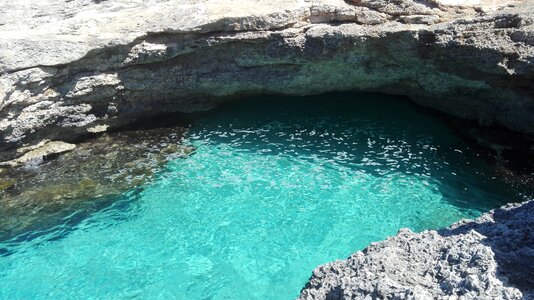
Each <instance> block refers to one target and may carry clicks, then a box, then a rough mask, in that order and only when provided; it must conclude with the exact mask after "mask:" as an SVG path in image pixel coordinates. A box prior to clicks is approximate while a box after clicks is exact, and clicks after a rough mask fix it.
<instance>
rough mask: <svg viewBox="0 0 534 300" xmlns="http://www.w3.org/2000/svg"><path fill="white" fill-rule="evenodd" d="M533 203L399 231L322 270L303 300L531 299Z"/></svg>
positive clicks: (533, 291) (317, 271)
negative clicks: (436, 228) (434, 226)
mask: <svg viewBox="0 0 534 300" xmlns="http://www.w3.org/2000/svg"><path fill="white" fill-rule="evenodd" d="M533 298H534V201H530V202H524V203H522V204H509V205H508V206H505V207H503V208H500V209H496V210H493V211H491V212H490V213H487V214H484V215H483V216H482V217H480V218H478V219H476V220H474V221H468V220H464V221H460V222H458V223H456V224H454V225H452V226H451V227H449V228H447V229H443V230H439V231H432V230H431V231H424V232H422V233H413V232H411V231H410V230H409V229H401V230H400V231H399V233H398V234H397V235H396V236H394V237H391V238H388V239H387V240H386V241H383V242H379V243H374V244H371V245H370V246H369V247H368V248H367V249H365V250H363V251H359V252H356V253H354V254H352V255H351V256H350V257H349V258H348V259H346V260H342V261H335V262H331V263H328V264H325V265H322V266H320V267H318V268H316V269H315V270H314V271H313V275H312V277H311V278H310V280H309V282H308V283H307V284H306V286H305V288H304V289H303V290H302V292H301V295H300V299H533Z"/></svg>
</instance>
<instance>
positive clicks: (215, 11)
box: [0, 0, 534, 161]
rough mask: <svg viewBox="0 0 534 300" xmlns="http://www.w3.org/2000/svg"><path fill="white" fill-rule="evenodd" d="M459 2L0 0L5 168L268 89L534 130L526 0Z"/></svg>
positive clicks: (0, 154) (533, 15) (0, 125)
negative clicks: (361, 97) (344, 96)
mask: <svg viewBox="0 0 534 300" xmlns="http://www.w3.org/2000/svg"><path fill="white" fill-rule="evenodd" d="M460 2H461V1H456V0H426V1H415V0H405V1H400V0H352V1H347V2H345V1H342V0H308V1H303V0H291V1H282V0H275V1H257V0H239V1H237V2H232V4H231V5H229V4H228V3H227V1H222V0H213V1H211V0H210V1H199V0H186V1H184V0H161V1H157V2H150V4H147V3H146V2H145V1H140V0H136V1H126V0H108V1H92V0H72V1H66V0H51V1H46V2H42V1H37V0H29V1H23V2H20V1H19V2H13V1H7V2H6V1H4V2H1V3H0V20H1V21H0V22H2V24H0V140H1V141H2V142H1V143H0V161H6V160H10V159H13V158H14V157H17V156H21V155H23V153H20V152H17V151H16V149H19V148H21V147H23V146H31V145H34V144H36V143H38V142H39V141H41V140H45V139H48V140H61V141H67V142H69V141H71V140H73V139H75V138H77V137H79V136H83V135H85V134H87V132H88V131H89V132H93V131H94V130H95V128H96V129H99V128H104V127H97V126H108V127H109V129H113V128H114V127H117V126H121V125H124V124H127V123H131V122H133V121H135V120H137V119H139V118H144V117H147V116H151V115H155V114H158V113H161V112H168V111H181V112H194V111H201V110H206V109H209V108H212V107H213V106H215V105H217V104H218V103H220V102H222V101H225V100H226V99H228V98H230V97H233V96H242V95H256V94H265V93H276V94H290V95H307V94H316V93H322V92H326V91H346V90H363V91H379V92H383V93H391V94H401V95H408V96H409V97H410V98H411V99H413V100H414V101H415V102H417V103H419V104H422V105H425V106H429V107H433V108H436V109H438V110H441V111H444V112H447V113H450V114H453V115H456V116H460V117H463V118H469V119H474V120H478V121H479V122H480V123H482V124H488V125H489V124H496V125H500V126H504V127H507V128H510V129H513V130H517V131H521V132H525V133H530V134H534V126H532V124H533V122H534V100H533V96H534V87H533V85H532V81H533V79H534V76H533V74H534V67H533V61H534V25H533V23H534V0H527V1H517V2H516V1H497V2H498V3H497V2H496V1H490V0H470V1H467V2H462V3H460ZM460 4H461V5H460ZM97 131H98V130H97Z"/></svg>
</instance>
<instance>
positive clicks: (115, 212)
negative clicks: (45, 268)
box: [0, 188, 142, 257]
mask: <svg viewBox="0 0 534 300" xmlns="http://www.w3.org/2000/svg"><path fill="white" fill-rule="evenodd" d="M141 191H142V188H136V189H133V190H131V191H128V192H126V193H124V194H123V195H121V196H107V197H100V198H98V199H86V200H87V201H84V202H79V203H77V205H76V206H70V207H65V208H64V209H63V210H60V211H58V212H55V213H54V214H53V215H48V216H46V217H45V218H42V219H40V220H39V222H36V223H35V225H34V226H32V227H28V228H26V229H25V231H24V232H22V233H21V234H18V235H16V236H11V235H8V234H5V235H3V236H0V243H1V244H0V257H1V256H8V255H10V254H13V253H14V252H16V251H18V248H19V247H17V246H18V245H20V244H22V243H25V242H32V243H33V244H34V245H38V244H40V243H43V242H51V241H56V240H60V239H62V238H64V237H66V236H67V235H69V234H70V233H71V232H73V231H75V230H77V229H79V227H80V225H81V224H82V223H83V225H84V226H85V227H90V226H91V222H86V221H88V220H90V218H91V217H92V216H94V215H95V214H106V215H107V217H108V220H109V221H111V222H122V221H126V220H129V219H131V218H132V213H131V212H132V211H135V210H136V209H138V204H139V203H138V199H139V196H140V193H141Z"/></svg>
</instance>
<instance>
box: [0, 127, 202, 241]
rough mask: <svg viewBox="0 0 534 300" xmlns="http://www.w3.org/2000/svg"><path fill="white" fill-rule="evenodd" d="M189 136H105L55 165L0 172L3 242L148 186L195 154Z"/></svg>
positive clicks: (164, 132)
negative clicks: (170, 165) (174, 162)
mask: <svg viewBox="0 0 534 300" xmlns="http://www.w3.org/2000/svg"><path fill="white" fill-rule="evenodd" d="M184 132H185V128H184V127H169V128H157V129H148V130H147V129H144V130H135V131H123V132H112V133H106V134H104V135H101V136H99V137H96V138H94V139H90V140H87V141H85V142H82V143H79V144H77V145H76V148H74V145H72V146H70V147H69V148H74V149H72V150H71V151H70V152H67V153H63V154H62V155H60V156H58V157H55V158H54V159H50V160H46V159H45V160H39V161H38V162H37V161H36V162H35V163H33V164H23V165H20V166H19V165H18V164H17V165H16V167H10V168H4V169H0V170H2V171H1V177H2V178H0V239H6V238H10V237H13V236H16V235H19V234H21V233H24V232H27V231H28V230H29V229H31V228H41V227H42V226H44V227H46V226H47V225H43V223H47V224H52V225H55V224H56V223H57V222H61V220H62V217H65V216H67V215H69V214H72V213H73V212H75V211H77V210H78V209H81V208H83V207H87V206H95V207H98V205H99V203H103V202H105V201H107V199H112V198H113V197H117V196H119V195H121V194H122V193H124V192H127V191H129V190H132V189H135V188H138V187H140V186H142V185H143V184H146V183H148V182H149V181H150V180H151V179H152V176H153V174H154V172H157V171H158V170H159V169H160V168H161V167H162V166H163V165H164V164H165V163H166V162H167V161H168V160H169V159H174V158H180V157H186V156H187V155H190V154H191V153H192V152H193V151H194V148H192V147H190V146H182V145H181V142H182V137H183V133H184ZM48 144H50V142H49V143H46V144H45V146H46V145H48ZM55 145H57V144H55ZM45 146H43V147H45ZM43 147H41V148H37V149H34V150H31V151H30V152H28V153H32V152H33V151H43V150H42V148H43ZM47 153H48V152H47ZM27 155H28V154H25V155H24V156H22V157H21V158H19V159H18V160H22V159H23V158H24V157H26V156H27ZM84 210H87V208H85V209H84Z"/></svg>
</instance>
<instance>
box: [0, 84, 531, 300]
mask: <svg viewBox="0 0 534 300" xmlns="http://www.w3.org/2000/svg"><path fill="white" fill-rule="evenodd" d="M186 142H187V143H190V144H193V145H194V146H195V147H196V148H197V150H196V153H195V154H194V155H192V156H190V157H189V158H186V159H176V160H174V161H172V162H170V163H168V164H167V165H166V167H165V169H164V170H162V171H160V172H159V173H158V174H157V176H156V179H155V180H154V181H153V182H152V183H150V184H148V185H145V186H143V187H141V188H139V189H136V190H133V191H128V192H127V193H125V194H124V195H122V196H121V197H118V198H116V199H113V201H111V203H113V204H112V205H110V206H108V207H106V208H104V209H101V210H98V211H97V212H95V213H92V214H89V216H87V214H82V215H83V216H84V217H83V218H80V217H79V215H80V213H82V212H77V213H74V214H73V215H71V216H70V217H69V218H66V219H65V223H64V224H60V225H58V226H56V227H55V228H53V229H52V230H50V228H47V229H46V231H43V232H39V230H35V232H33V233H32V234H31V236H32V237H31V238H20V237H19V238H13V239H10V240H4V241H3V242H0V249H2V251H0V298H1V299H44V298H47V299H75V298H82V299H129V298H134V299H136V298H138V299H292V298H294V297H296V296H297V295H298V293H299V291H300V289H301V288H302V286H303V285H304V284H305V282H306V280H307V279H308V277H309V276H310V274H311V271H312V270H313V268H314V267H316V266H317V265H318V264H322V263H326V262H328V261H330V260H333V259H342V258H345V257H347V256H348V255H350V253H352V252H353V251H355V250H361V249H363V248H364V247H366V246H367V245H368V244H369V243H370V242H373V241H379V240H381V239H384V238H385V237H387V236H388V235H392V234H395V233H396V232H397V230H398V229H399V228H401V227H409V228H411V229H412V230H416V231H421V230H425V229H432V228H439V227H443V226H447V225H449V224H451V223H453V222H455V221H457V220H459V219H461V218H472V217H476V216H478V215H479V214H480V213H481V212H483V211H487V210H489V209H491V208H494V207H497V206H500V205H502V204H503V203H505V202H510V201H519V200H522V199H523V198H524V196H522V195H521V194H520V191H515V190H513V189H511V188H509V187H508V186H507V185H506V184H505V183H504V182H503V181H502V179H501V178H499V177H498V176H495V172H494V170H493V169H492V168H493V166H491V164H488V163H487V161H485V160H484V159H482V156H483V155H482V154H480V153H478V152H477V150H475V149H472V148H470V146H469V145H466V144H465V143H464V142H462V141H461V140H460V139H459V138H458V137H456V136H455V135H454V134H453V133H452V132H451V131H450V130H449V129H448V127H447V126H445V125H444V124H442V123H441V122H440V121H438V120H436V119H435V118H434V117H432V116H430V115H428V114H425V113H423V112H420V111H418V110H417V109H415V108H414V107H413V106H412V105H411V104H408V103H405V102H403V101H401V100H399V99H397V98H395V97H387V96H380V95H354V94H341V95H332V94H330V95H323V96H319V97H306V98H299V99H294V98H292V99H289V98H276V97H266V98H262V99H256V100H255V101H252V100H248V101H245V102H240V103H234V104H230V105H227V106H225V107H224V108H221V109H218V110H216V111H215V112H212V113H210V114H208V115H207V116H205V117H204V118H202V119H201V120H198V121H197V122H195V123H194V125H193V126H192V128H191V130H190V131H189V133H188V136H187V141H186ZM73 220H75V221H73ZM43 230H44V229H43ZM2 253H3V254H2Z"/></svg>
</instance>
